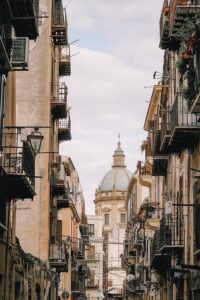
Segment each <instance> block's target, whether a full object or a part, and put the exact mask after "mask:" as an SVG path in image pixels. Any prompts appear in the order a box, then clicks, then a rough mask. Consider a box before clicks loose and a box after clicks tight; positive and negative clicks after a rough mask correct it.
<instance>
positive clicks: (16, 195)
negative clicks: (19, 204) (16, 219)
mask: <svg viewBox="0 0 200 300" xmlns="http://www.w3.org/2000/svg"><path fill="white" fill-rule="evenodd" d="M2 143H3V152H1V153H0V157H1V165H2V168H3V170H4V172H3V173H2V176H1V177H0V190H1V196H2V198H5V199H6V200H12V199H27V198H31V199H32V198H33V197H34V195H35V155H34V152H33V150H32V148H31V146H30V144H29V142H28V141H27V140H23V138H22V136H21V135H20V134H19V132H14V129H12V130H8V132H7V133H4V134H3V138H2Z"/></svg>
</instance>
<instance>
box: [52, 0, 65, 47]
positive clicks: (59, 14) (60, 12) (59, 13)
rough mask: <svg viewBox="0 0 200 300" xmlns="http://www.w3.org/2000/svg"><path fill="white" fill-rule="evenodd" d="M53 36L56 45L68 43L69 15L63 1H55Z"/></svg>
mask: <svg viewBox="0 0 200 300" xmlns="http://www.w3.org/2000/svg"><path fill="white" fill-rule="evenodd" d="M53 2H54V3H53V8H52V37H53V41H54V44H55V45H68V35H67V17H66V10H65V9H63V5H62V1H61V0H60V1H58V2H55V1H53Z"/></svg>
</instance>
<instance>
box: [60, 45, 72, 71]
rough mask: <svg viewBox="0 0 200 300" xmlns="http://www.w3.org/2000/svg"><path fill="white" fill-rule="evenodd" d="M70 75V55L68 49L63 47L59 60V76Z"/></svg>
mask: <svg viewBox="0 0 200 300" xmlns="http://www.w3.org/2000/svg"><path fill="white" fill-rule="evenodd" d="M69 75H71V55H70V47H69V46H63V47H62V48H61V53H60V60H59V76H69Z"/></svg>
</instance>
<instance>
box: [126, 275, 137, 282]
mask: <svg viewBox="0 0 200 300" xmlns="http://www.w3.org/2000/svg"><path fill="white" fill-rule="evenodd" d="M126 279H127V280H128V281H131V280H133V279H135V276H134V275H133V274H128V276H127V277H126Z"/></svg>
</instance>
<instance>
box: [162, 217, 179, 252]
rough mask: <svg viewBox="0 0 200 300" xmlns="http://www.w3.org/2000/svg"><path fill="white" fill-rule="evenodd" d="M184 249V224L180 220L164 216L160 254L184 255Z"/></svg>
mask: <svg viewBox="0 0 200 300" xmlns="http://www.w3.org/2000/svg"><path fill="white" fill-rule="evenodd" d="M183 248H184V229H183V224H182V222H181V220H180V219H178V218H173V219H172V218H171V217H168V216H164V217H163V218H162V220H161V221H160V252H161V253H170V252H171V251H174V252H177V253H179V252H180V253H182V250H183Z"/></svg>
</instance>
